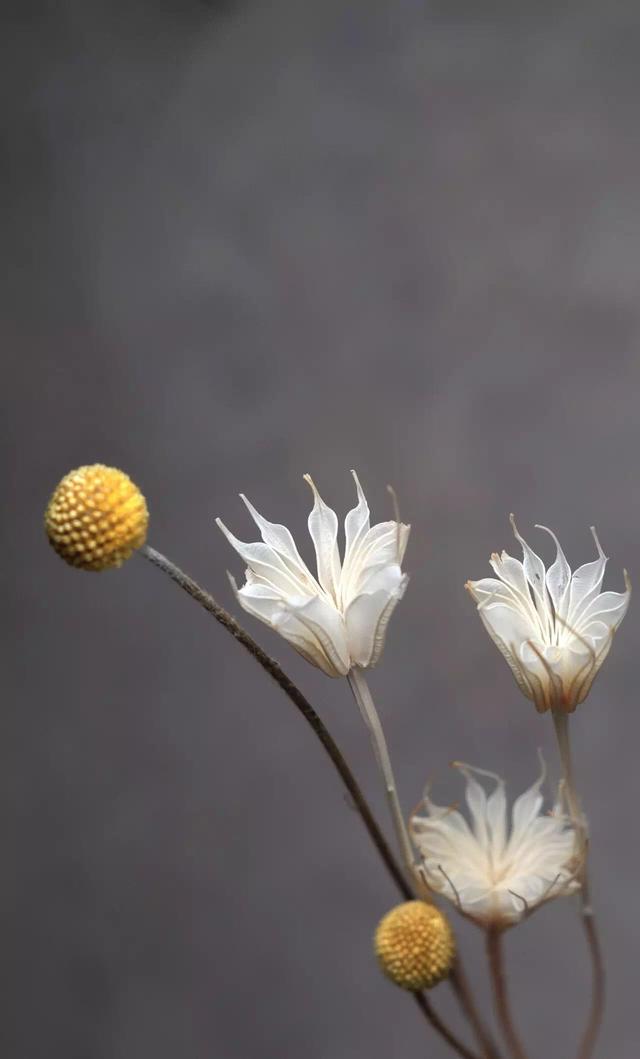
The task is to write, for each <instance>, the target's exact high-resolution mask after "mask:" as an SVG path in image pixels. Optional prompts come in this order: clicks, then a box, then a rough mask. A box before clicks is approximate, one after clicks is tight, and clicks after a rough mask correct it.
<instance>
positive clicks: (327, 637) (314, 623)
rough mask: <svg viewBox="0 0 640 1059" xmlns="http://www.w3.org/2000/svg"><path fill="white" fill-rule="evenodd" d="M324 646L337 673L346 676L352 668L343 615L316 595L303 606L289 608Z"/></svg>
mask: <svg viewBox="0 0 640 1059" xmlns="http://www.w3.org/2000/svg"><path fill="white" fill-rule="evenodd" d="M287 609H288V610H289V611H290V612H291V613H292V614H293V615H295V617H296V618H297V619H298V621H299V622H300V623H301V625H303V626H304V627H305V629H306V630H307V632H308V633H309V634H310V635H311V636H313V637H314V638H315V639H316V640H317V641H318V643H320V645H321V646H322V649H323V651H324V652H325V654H326V655H327V658H328V659H329V661H330V663H331V665H332V666H333V667H334V669H335V671H336V674H335V675H341V676H346V674H347V673H348V672H349V669H350V668H351V660H350V658H349V651H348V647H347V636H346V628H345V624H344V620H343V618H342V615H341V614H340V613H339V611H338V610H336V608H335V607H334V606H332V604H331V603H330V602H329V601H328V600H326V599H323V598H322V597H321V596H314V597H313V598H312V599H310V600H309V601H308V602H306V603H305V604H304V605H303V606H296V607H293V606H289V607H288V608H287Z"/></svg>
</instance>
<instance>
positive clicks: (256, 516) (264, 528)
mask: <svg viewBox="0 0 640 1059" xmlns="http://www.w3.org/2000/svg"><path fill="white" fill-rule="evenodd" d="M240 499H241V500H242V502H243V503H244V505H245V507H246V508H247V511H248V512H249V514H250V515H251V518H252V519H253V521H254V522H255V524H256V526H257V527H258V529H259V530H260V533H261V535H262V539H263V541H264V543H265V544H268V545H269V547H270V548H273V550H274V551H276V552H278V554H279V555H280V556H281V558H282V559H283V560H284V561H285V562H286V563H287V564H288V565H289V566H290V567H291V569H292V570H293V571H294V572H295V574H296V575H297V576H298V577H299V578H300V579H301V580H303V581H304V580H308V581H309V584H310V585H316V579H315V577H313V575H312V573H311V571H310V570H309V568H308V567H307V565H306V563H305V562H304V560H303V559H302V557H301V555H300V553H299V552H298V549H297V547H296V543H295V541H294V539H293V537H292V536H291V533H290V532H289V530H288V529H287V527H286V526H282V525H280V524H279V523H277V522H269V521H268V519H266V518H264V516H263V515H261V514H260V512H259V511H256V509H255V507H254V506H253V504H252V503H251V501H250V500H248V499H247V497H246V496H245V495H244V493H240Z"/></svg>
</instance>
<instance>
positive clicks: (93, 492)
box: [44, 463, 149, 570]
mask: <svg viewBox="0 0 640 1059" xmlns="http://www.w3.org/2000/svg"><path fill="white" fill-rule="evenodd" d="M148 524H149V513H148V511H147V504H146V501H145V498H144V497H143V495H142V493H141V492H140V490H139V489H138V487H137V485H135V483H134V482H132V481H131V479H130V478H129V477H128V475H126V474H125V473H124V471H118V470H117V469H116V468H115V467H105V466H104V464H102V463H94V464H91V465H90V466H88V467H78V468H77V470H75V471H70V472H69V474H67V475H65V477H64V478H63V479H62V481H61V482H60V483H59V485H58V486H57V487H56V489H55V491H54V493H53V495H52V496H51V499H50V500H49V504H48V505H47V510H46V512H45V517H44V525H45V530H46V532H47V536H48V538H49V541H50V543H51V545H52V546H53V547H54V548H55V550H56V551H57V553H58V555H59V556H60V557H61V558H62V559H64V561H65V562H66V563H69V565H70V566H77V567H79V568H80V569H81V570H108V569H110V568H111V567H115V566H122V564H123V562H125V560H126V559H128V558H129V557H130V556H131V555H132V554H133V552H134V551H135V550H136V548H140V547H141V546H142V545H143V544H144V542H145V540H146V537H147V527H148Z"/></svg>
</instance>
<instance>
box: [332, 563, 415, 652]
mask: <svg viewBox="0 0 640 1059" xmlns="http://www.w3.org/2000/svg"><path fill="white" fill-rule="evenodd" d="M396 571H397V575H396ZM378 580H379V581H382V580H385V581H386V582H387V585H385V586H384V587H381V588H379V589H378V591H374V592H364V593H362V594H361V595H359V596H356V598H355V599H353V600H352V601H351V603H350V604H349V606H348V607H347V609H346V611H345V616H344V620H345V625H346V627H347V640H348V644H349V654H350V656H351V660H352V662H353V663H354V664H355V665H359V666H375V664H376V662H377V661H378V659H379V657H380V654H381V653H382V648H383V647H384V638H385V634H386V630H387V625H388V623H389V619H390V617H391V615H392V613H393V610H394V608H395V606H396V604H397V603H398V601H399V600H400V599H401V598H402V596H403V594H404V591H405V588H406V585H407V581H408V578H407V576H406V575H404V576H403V575H402V574H401V572H400V568H399V567H396V568H395V569H393V568H386V569H385V570H383V571H381V572H380V575H379V576H378Z"/></svg>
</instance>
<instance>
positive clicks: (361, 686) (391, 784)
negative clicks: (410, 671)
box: [347, 667, 414, 878]
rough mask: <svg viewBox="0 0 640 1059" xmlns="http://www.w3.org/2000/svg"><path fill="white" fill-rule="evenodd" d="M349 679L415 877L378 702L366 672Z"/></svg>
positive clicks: (353, 672) (406, 860)
mask: <svg viewBox="0 0 640 1059" xmlns="http://www.w3.org/2000/svg"><path fill="white" fill-rule="evenodd" d="M347 680H348V681H349V685H350V687H351V690H352V692H353V697H354V699H355V700H356V702H357V703H358V706H359V708H360V713H361V714H362V718H363V720H364V723H365V724H366V726H367V728H368V730H369V735H370V736H371V742H372V744H373V752H374V754H375V756H376V761H377V762H378V768H379V769H380V772H381V773H382V778H383V780H384V787H385V791H386V795H387V801H388V802H389V809H390V811H391V819H392V821H393V826H394V829H395V832H396V838H397V840H398V845H399V847H400V852H401V854H402V859H403V861H404V863H405V867H406V869H407V872H408V874H409V876H410V877H411V878H413V872H414V857H413V851H412V849H411V842H410V841H409V835H408V832H407V825H406V824H405V822H404V816H403V814H402V809H401V807H400V799H399V798H398V791H397V788H396V781H395V779H394V776H393V769H392V767H391V758H390V757H389V749H388V747H387V741H386V739H385V736H384V731H383V728H382V724H381V723H380V718H379V716H378V711H377V710H376V707H375V704H374V701H373V699H372V697H371V692H370V691H369V685H368V684H367V681H366V679H365V676H364V674H363V672H362V670H361V669H358V668H357V667H354V668H353V669H352V670H351V671H350V673H349V675H348V677H347Z"/></svg>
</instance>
